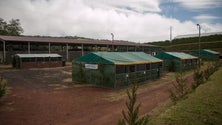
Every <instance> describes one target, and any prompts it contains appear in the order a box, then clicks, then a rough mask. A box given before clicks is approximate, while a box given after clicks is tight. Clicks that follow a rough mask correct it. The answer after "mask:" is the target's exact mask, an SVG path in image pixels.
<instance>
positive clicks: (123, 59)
mask: <svg viewBox="0 0 222 125" xmlns="http://www.w3.org/2000/svg"><path fill="white" fill-rule="evenodd" d="M74 61H75V62H86V63H103V64H116V65H130V64H146V63H155V62H162V60H160V59H158V58H155V57H153V56H151V55H149V54H146V53H144V52H92V53H89V54H87V55H85V56H82V57H79V58H77V59H76V60H74Z"/></svg>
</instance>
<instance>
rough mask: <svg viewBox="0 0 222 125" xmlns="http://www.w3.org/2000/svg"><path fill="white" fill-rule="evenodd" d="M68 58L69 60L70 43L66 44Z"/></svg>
mask: <svg viewBox="0 0 222 125" xmlns="http://www.w3.org/2000/svg"><path fill="white" fill-rule="evenodd" d="M66 60H67V61H68V60H69V44H68V43H67V44H66Z"/></svg>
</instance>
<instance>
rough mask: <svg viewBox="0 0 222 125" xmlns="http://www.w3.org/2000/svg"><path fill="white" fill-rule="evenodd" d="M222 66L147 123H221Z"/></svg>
mask: <svg viewBox="0 0 222 125" xmlns="http://www.w3.org/2000/svg"><path fill="white" fill-rule="evenodd" d="M221 76H222V68H220V69H219V71H217V72H215V73H214V74H213V75H212V76H211V77H210V80H209V81H207V82H206V83H205V84H202V85H200V86H199V87H198V88H197V89H196V90H195V91H194V92H193V93H191V94H189V95H188V97H187V98H186V99H185V100H182V101H180V102H178V103H177V104H176V105H174V106H172V107H171V108H169V109H167V110H166V111H165V112H163V113H161V114H160V115H158V116H157V117H156V118H153V119H152V120H151V121H150V124H149V125H221V123H222V119H221V118H222V98H221V95H222V84H221V81H222V77H221Z"/></svg>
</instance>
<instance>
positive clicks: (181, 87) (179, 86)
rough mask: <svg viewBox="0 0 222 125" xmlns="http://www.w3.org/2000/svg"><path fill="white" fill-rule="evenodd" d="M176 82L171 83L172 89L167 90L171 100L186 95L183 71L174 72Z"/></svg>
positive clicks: (174, 100)
mask: <svg viewBox="0 0 222 125" xmlns="http://www.w3.org/2000/svg"><path fill="white" fill-rule="evenodd" d="M175 79H176V82H175V83H172V85H173V89H170V90H169V93H170V98H171V100H172V101H173V102H176V101H177V100H179V99H181V98H183V97H184V96H185V95H186V93H187V92H186V87H187V84H186V80H187V79H186V78H184V74H183V72H180V73H178V74H176V76H175Z"/></svg>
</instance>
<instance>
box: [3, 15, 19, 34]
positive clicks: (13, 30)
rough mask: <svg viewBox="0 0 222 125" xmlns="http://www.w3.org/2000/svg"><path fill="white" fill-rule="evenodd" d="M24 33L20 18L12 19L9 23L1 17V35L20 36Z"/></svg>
mask: <svg viewBox="0 0 222 125" xmlns="http://www.w3.org/2000/svg"><path fill="white" fill-rule="evenodd" d="M21 33H23V28H22V27H21V24H20V22H19V19H11V20H10V21H9V23H7V22H6V21H4V20H3V19H2V18H0V35H11V36H19V35H21Z"/></svg>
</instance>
